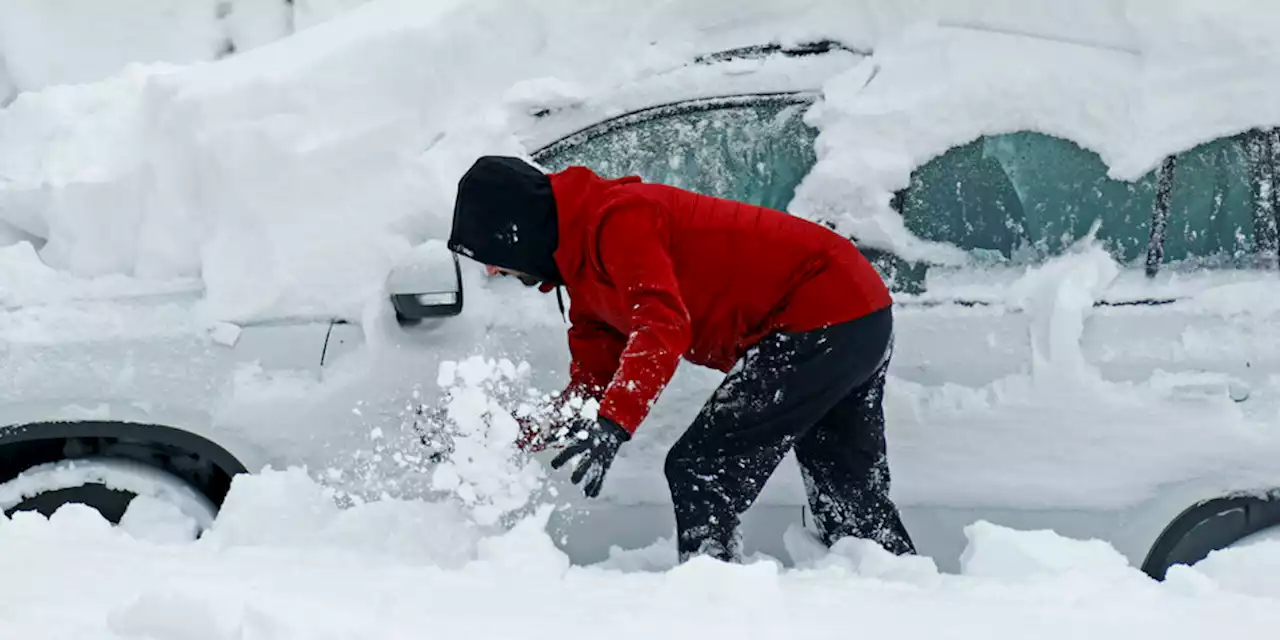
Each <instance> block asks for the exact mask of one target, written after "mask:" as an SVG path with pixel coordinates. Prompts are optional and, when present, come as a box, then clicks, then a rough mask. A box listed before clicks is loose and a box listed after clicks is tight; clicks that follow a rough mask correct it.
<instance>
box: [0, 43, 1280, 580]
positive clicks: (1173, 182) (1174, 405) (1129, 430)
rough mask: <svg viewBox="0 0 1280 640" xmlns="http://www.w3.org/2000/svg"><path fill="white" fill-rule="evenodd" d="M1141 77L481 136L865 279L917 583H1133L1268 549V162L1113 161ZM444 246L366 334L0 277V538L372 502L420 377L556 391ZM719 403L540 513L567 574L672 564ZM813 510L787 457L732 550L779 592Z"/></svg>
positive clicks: (1074, 75) (1083, 75)
mask: <svg viewBox="0 0 1280 640" xmlns="http://www.w3.org/2000/svg"><path fill="white" fill-rule="evenodd" d="M748 31H749V30H748ZM744 33H745V32H744ZM492 55H498V54H497V53H492ZM512 55H518V54H512ZM220 64H221V63H220ZM233 64H234V63H233ZM1135 65H1136V62H1135V61H1134V60H1133V54H1132V53H1131V52H1125V51H1116V50H1113V49H1109V48H1106V47H1098V46H1091V45H1088V44H1077V43H1068V42H1061V41H1057V40H1053V39H1050V38H1045V37H1036V36H1028V35H1010V34H1005V33H998V32H994V31H991V30H985V29H979V28H954V27H952V28H948V27H937V26H935V27H931V28H927V29H919V30H915V31H912V32H910V33H909V34H908V35H906V36H903V37H901V38H898V39H896V40H893V41H891V42H890V43H888V44H886V45H885V46H884V47H883V48H877V49H876V50H875V51H871V50H869V49H862V48H859V47H857V46H853V45H849V44H844V43H841V42H837V41H832V40H819V41H801V42H794V43H789V44H785V45H784V44H777V43H757V44H749V43H744V46H741V47H735V48H731V49H723V48H709V49H707V50H703V51H698V52H696V53H695V54H694V55H691V56H689V58H688V59H687V60H686V61H685V62H684V63H683V64H679V65H675V66H672V67H669V68H665V69H663V70H662V71H661V72H653V73H648V72H646V73H642V74H638V75H637V76H636V77H633V78H627V79H626V81H625V82H619V83H616V84H615V85H612V86H611V87H610V88H609V89H607V90H600V89H598V88H597V89H595V90H592V91H584V92H577V91H575V90H574V88H573V87H572V86H567V85H564V84H561V83H557V82H553V81H546V82H538V81H531V82H530V83H526V84H524V85H521V91H519V92H516V94H517V95H515V97H513V98H512V105H514V106H515V107H518V110H517V113H515V114H514V115H512V116H511V118H510V120H509V121H507V122H506V123H504V124H503V125H502V126H504V127H506V129H505V131H507V132H508V133H510V134H511V135H512V136H514V138H515V139H516V140H518V141H519V144H520V146H521V148H522V149H523V151H524V152H525V153H527V154H529V155H530V156H531V157H532V158H533V159H535V160H536V161H538V162H540V163H541V164H543V165H544V166H545V167H547V168H548V169H552V170H554V169H558V168H560V167H563V166H566V165H569V164H586V165H588V166H590V167H592V168H594V169H595V170H597V171H598V172H600V173H602V174H608V175H619V174H625V173H636V174H639V175H642V176H643V177H645V178H647V179H650V180H655V181H664V182H670V183H672V184H676V185H679V186H686V187H690V188H694V189H697V190H700V191H703V192H706V193H710V194H713V195H723V196H727V197H733V198H740V199H744V200H748V201H752V202H756V203H759V204H764V205H767V206H772V207H776V208H779V209H785V210H788V211H790V212H792V213H793V214H796V215H801V216H804V217H806V218H808V219H811V220H814V221H817V222H821V223H824V224H827V225H829V226H830V227H831V228H833V229H836V230H837V231H839V232H841V233H843V234H845V235H847V236H849V237H850V238H851V239H853V240H854V241H856V242H858V244H859V245H860V246H862V247H863V248H864V249H865V250H866V251H867V253H868V254H869V255H870V256H871V257H872V258H873V259H874V261H875V262H876V264H877V265H878V266H879V267H880V268H881V269H882V271H883V273H884V275H885V277H886V278H887V279H888V281H889V282H890V283H891V284H892V288H893V291H894V293H895V297H896V303H897V312H896V318H897V329H896V335H897V337H896V351H895V355H894V362H893V367H892V370H891V375H892V378H891V380H890V383H889V389H888V391H887V398H886V409H887V412H888V419H889V432H888V438H889V451H890V462H891V466H892V471H893V482H894V484H893V494H894V497H895V500H896V501H897V502H898V503H899V504H900V505H901V507H902V509H903V512H904V519H905V520H906V523H907V526H908V528H909V529H910V531H911V533H912V535H913V537H914V538H915V539H916V542H917V545H918V547H919V548H920V550H921V552H922V553H924V554H927V555H929V556H932V557H934V558H935V560H936V561H937V562H938V564H939V565H940V566H941V567H943V568H953V567H955V566H956V563H957V562H958V561H959V557H960V554H961V553H962V551H963V549H964V546H965V527H966V526H967V525H969V524H970V523H972V522H974V521H976V520H979V519H985V520H988V521H991V522H995V523H999V524H1003V525H1007V526H1012V527H1017V528H1032V529H1041V528H1051V529H1054V530H1056V531H1058V532H1059V533H1062V534H1064V535H1068V536H1073V537H1083V538H1098V539H1102V540H1106V541H1107V542H1108V543H1110V544H1112V545H1113V546H1115V547H1116V548H1117V549H1118V550H1120V551H1121V552H1122V553H1124V554H1125V555H1126V556H1127V557H1128V558H1129V559H1130V560H1131V562H1133V563H1134V564H1135V565H1138V566H1141V567H1142V569H1143V570H1144V571H1146V572H1147V573H1149V574H1150V575H1153V576H1157V577H1159V576H1162V575H1163V574H1164V571H1165V570H1166V569H1167V568H1168V567H1169V566H1170V565H1172V564H1175V563H1179V562H1194V561H1196V560H1198V559H1200V558H1202V557H1204V555H1205V554H1206V553H1207V552H1209V551H1210V550H1212V549H1216V548H1222V547H1225V546H1228V545H1231V544H1236V543H1238V542H1240V541H1241V540H1244V539H1246V538H1248V537H1249V536H1251V535H1254V534H1257V533H1260V532H1264V531H1266V530H1267V529H1269V528H1273V527H1275V526H1277V525H1280V504H1277V503H1276V502H1275V501H1273V499H1272V497H1273V495H1275V492H1276V491H1280V466H1278V465H1277V464H1276V462H1275V461H1276V460H1277V454H1278V453H1280V437H1277V433H1276V431H1275V430H1276V428H1277V426H1280V342H1278V341H1276V340H1274V339H1273V338H1272V337H1271V336H1272V334H1273V330H1274V329H1275V328H1276V327H1277V326H1280V303H1277V302H1276V300H1277V298H1276V296H1275V294H1274V291H1275V286H1276V283H1275V278H1276V264H1277V261H1278V259H1280V254H1278V253H1277V252H1278V251H1280V249H1278V248H1277V247H1278V245H1280V243H1278V242H1277V212H1278V211H1280V207H1277V199H1280V195H1278V194H1277V192H1276V190H1275V189H1274V188H1273V186H1274V180H1275V173H1276V170H1277V157H1280V139H1278V137H1277V134H1276V133H1275V132H1274V131H1273V130H1272V129H1271V128H1270V127H1271V125H1273V124H1274V122H1273V121H1272V120H1270V119H1268V116H1267V114H1266V113H1265V112H1253V111H1248V110H1239V111H1231V110H1230V109H1227V110H1226V111H1224V112H1220V113H1217V114H1216V115H1215V117H1201V115H1199V114H1197V113H1194V112H1188V113H1183V114H1181V116H1182V118H1183V119H1181V120H1179V119H1177V118H1172V119H1166V120H1165V121H1161V122H1159V123H1157V125H1159V126H1157V125H1151V126H1148V127H1147V128H1145V129H1138V128H1136V127H1135V126H1134V123H1135V122H1142V123H1144V124H1146V125H1150V124H1151V122H1150V121H1149V120H1143V119H1141V118H1134V117H1132V116H1133V114H1132V110H1133V104H1132V103H1133V102H1134V101H1133V99H1132V98H1133V96H1132V95H1131V94H1132V91H1130V90H1128V89H1129V85H1127V84H1126V83H1128V82H1132V80H1133V78H1132V77H1130V76H1126V75H1124V73H1123V71H1125V70H1129V71H1132V70H1133V69H1134V68H1135ZM436 98H437V99H440V98H439V97H438V96H436ZM1147 106H1149V105H1147ZM1169 113H1174V114H1177V113H1178V112H1177V110H1176V109H1170V111H1169ZM375 133H376V132H375ZM370 135H374V134H370ZM444 138H445V141H446V143H447V142H448V138H447V136H445V137H444ZM436 142H437V140H433V141H432V144H435V143H436ZM317 144H319V143H317ZM1104 158H1105V161H1104ZM1099 223H1100V224H1099ZM1095 237H1096V240H1097V241H1096V242H1094V241H1092V240H1091V238H1095ZM38 240H39V238H36V241H37V243H38ZM439 240H440V239H439V238H438V237H437V238H434V239H432V240H429V241H428V242H426V243H423V244H422V245H421V246H420V247H419V249H418V251H416V252H414V253H411V254H409V255H407V256H406V259H405V261H404V262H403V263H402V264H401V265H399V266H398V267H397V268H395V269H393V270H391V272H390V274H389V277H388V278H387V284H386V290H385V294H386V296H385V297H384V299H383V302H384V304H383V305H382V306H381V307H380V308H379V309H378V310H376V311H371V312H370V313H367V314H366V315H365V316H364V317H363V318H362V319H361V320H360V321H359V322H353V321H350V320H348V319H329V318H307V317H300V318H290V319H284V320H274V321H271V322H245V323H240V324H232V323H226V322H204V321H203V320H202V316H201V315H200V313H199V312H198V311H199V309H200V301H201V295H202V287H201V283H200V282H199V281H198V279H191V280H178V281H174V282H172V283H170V284H169V285H168V286H167V287H162V288H159V289H157V287H155V286H147V287H142V288H139V287H140V286H141V285H138V284H137V283H136V282H135V281H134V280H131V279H120V280H118V281H117V280H113V279H112V278H110V277H105V278H99V279H96V280H94V281H93V282H92V283H90V285H91V286H90V285H83V282H82V280H79V279H74V278H68V277H64V274H60V273H56V272H53V271H52V270H50V269H48V267H45V266H43V265H42V264H41V262H40V258H39V257H38V256H37V255H36V254H35V252H34V250H33V245H32V244H28V243H18V244H14V245H11V246H10V247H8V248H6V249H4V250H3V251H5V252H6V254H5V256H4V260H3V263H4V264H6V265H10V267H11V268H10V272H12V273H15V274H18V275H22V276H23V278H22V279H21V280H19V279H16V278H11V279H10V280H11V281H12V282H14V283H16V285H21V286H16V285H15V289H14V290H13V291H7V292H6V291H4V290H0V293H5V294H6V295H5V296H2V297H0V301H4V302H5V307H4V310H3V312H0V334H2V335H3V336H4V338H5V341H4V342H3V343H2V344H0V382H2V383H3V384H2V386H0V388H2V389H3V391H0V424H3V425H7V426H5V427H4V429H3V430H0V481H6V482H7V484H0V506H2V507H3V509H4V510H5V511H6V512H12V511H13V510H15V509H27V508H34V509H40V510H42V511H44V512H49V511H51V510H52V509H54V508H56V507H57V506H58V505H60V504H63V503H65V502H68V501H78V502H85V503H89V504H92V505H94V506H95V507H97V508H99V509H100V510H101V511H103V513H104V514H105V515H107V516H108V517H109V518H111V519H113V520H119V519H120V518H121V517H124V516H125V514H126V509H127V506H128V504H129V501H130V500H131V499H132V497H133V496H134V495H139V494H147V495H151V496H154V497H157V498H160V499H162V500H164V501H166V502H168V503H169V504H171V505H174V506H177V507H178V508H180V509H182V510H184V511H186V512H187V513H188V514H190V515H191V516H192V517H193V518H194V519H195V521H196V522H197V523H207V522H208V520H209V519H210V518H212V517H213V514H214V513H215V512H216V508H217V505H219V504H220V502H221V500H222V498H223V497H224V496H225V494H226V491H227V488H228V486H229V483H230V481H231V478H232V477H233V476H234V475H236V474H239V473H244V472H246V471H254V470H257V469H260V468H262V466H263V465H298V464H301V465H307V466H308V467H309V468H311V469H312V470H313V471H315V472H317V474H318V475H320V476H321V477H323V478H325V479H326V480H329V481H332V482H334V483H335V484H337V485H340V486H347V487H356V488H360V487H362V486H364V485H363V484H362V483H365V484H369V485H370V486H374V487H377V483H378V482H382V481H384V480H386V479H387V478H388V477H390V476H391V475H394V472H395V471H396V470H397V469H403V468H404V466H403V465H399V463H400V462H402V460H403V458H404V457H406V456H408V457H419V456H422V455H423V452H421V451H419V450H418V449H417V447H418V443H416V442H415V441H414V439H413V438H412V437H409V438H407V439H403V438H402V439H400V440H395V439H392V438H389V433H390V431H391V430H390V429H388V428H387V427H388V425H391V426H395V425H401V424H405V423H411V422H412V421H413V419H414V409H413V407H414V405H416V404H417V403H418V402H419V401H421V402H423V403H427V404H429V402H430V400H432V399H434V398H438V397H439V395H440V393H441V389H440V388H438V386H434V385H432V384H431V383H432V382H433V381H434V380H435V379H436V376H437V372H438V371H439V365H440V364H441V363H442V362H448V361H457V360H462V359H464V358H466V357H467V356H468V355H470V354H474V353H475V352H476V351H477V348H480V349H482V350H483V349H488V352H490V353H497V354H500V355H502V356H504V357H508V356H509V357H511V358H513V359H514V360H517V361H519V360H523V361H525V362H527V363H530V365H531V366H530V367H529V370H531V371H532V372H533V374H532V383H533V386H534V387H536V388H538V389H542V390H549V389H554V388H556V386H557V385H558V384H559V383H560V382H561V381H562V380H563V373H564V369H565V366H566V364H567V362H566V357H567V353H566V348H565V344H564V340H563V339H562V337H561V336H562V332H563V327H564V325H563V324H562V319H561V317H560V315H559V311H558V309H556V304H555V301H554V300H553V299H548V298H546V297H542V296H539V295H537V294H534V293H532V292H528V291H522V290H519V288H518V287H515V286H506V284H510V283H505V284H504V283H501V282H496V283H495V282H484V281H483V279H482V278H481V276H480V275H479V270H478V269H477V268H475V267H476V265H473V264H469V263H467V262H466V261H465V260H463V261H461V262H459V261H456V260H454V259H453V258H452V256H449V255H447V254H445V253H442V252H441V249H442V247H441V244H440V242H439ZM12 265H18V266H20V267H21V268H20V269H19V268H12ZM82 285H83V286H82ZM5 286H10V285H9V283H6V284H5ZM504 286H505V287H506V288H503V287H504ZM77 287H81V288H77ZM464 289H465V291H466V296H465V297H464ZM476 293H481V294H484V295H483V297H477V296H476V295H475V294H476ZM500 295H501V296H507V297H504V298H500V297H499V296H500ZM477 305H479V306H480V307H481V309H480V311H476V308H477ZM495 305H501V308H496V307H495ZM193 310H195V311H193ZM720 377H721V376H720V375H719V374H717V373H714V372H710V371H707V370H703V369H699V368H696V367H692V366H682V367H681V369H680V371H679V372H678V373H677V376H676V379H675V380H674V381H673V383H672V385H671V386H670V387H669V389H668V390H667V391H666V392H665V393H664V394H663V396H662V398H661V400H660V401H659V403H658V404H657V406H655V408H654V412H653V414H652V416H651V418H650V419H649V420H648V422H647V423H646V424H645V425H642V427H641V428H640V430H639V432H638V433H637V435H636V437H635V439H634V440H633V441H632V442H630V443H628V445H627V446H626V447H624V450H623V452H622V454H621V456H620V458H619V460H618V462H617V464H616V465H615V467H614V468H613V469H612V470H611V471H610V475H609V478H608V480H607V482H606V486H605V493H604V495H603V496H602V497H601V500H600V501H598V502H597V503H575V508H574V509H571V510H569V511H566V512H561V513H558V514H557V516H556V518H555V520H554V521H553V522H552V526H553V527H555V528H556V529H557V530H558V531H559V532H560V534H561V535H559V536H557V540H558V541H559V542H560V543H561V544H562V545H563V546H564V548H566V549H567V550H569V551H570V555H571V556H572V557H573V559H574V560H575V561H576V562H583V563H587V562H593V561H596V560H600V559H603V558H604V557H606V556H607V554H608V553H609V548H610V547H611V546H614V545H617V546H623V547H640V546H645V545H648V544H651V543H653V542H654V541H655V540H657V539H659V538H661V537H663V536H670V535H671V530H672V518H671V515H670V504H669V497H668V495H667V492H666V487H665V481H664V479H663V477H662V473H661V468H662V464H661V463H662V456H663V454H664V453H665V448H666V446H667V445H669V444H670V443H671V442H672V441H673V440H674V438H675V437H676V436H677V435H678V434H679V432H680V430H681V429H682V428H683V426H684V425H685V424H687V422H688V420H689V419H691V417H692V415H693V413H694V412H696V411H697V410H698V408H699V407H700V406H701V404H702V401H703V400H704V399H705V398H706V397H707V395H708V394H709V393H710V391H711V389H712V388H714V386H715V385H716V384H717V383H718V382H719V380H720ZM407 433H409V434H410V435H412V430H411V429H410V430H409V431H408V432H407ZM397 465H399V466H397ZM387 468H389V469H390V471H386V469H387ZM806 512H807V507H806V505H805V498H804V494H803V489H802V485H801V482H800V478H799V475H798V472H797V469H796V467H795V465H794V460H793V459H791V458H790V457H789V458H788V459H787V460H786V461H785V462H784V464H783V465H782V467H780V469H779V471H778V472H777V473H776V474H775V475H774V476H773V478H771V480H770V483H769V486H768V487H766V489H765V491H764V493H763V495H762V496H761V498H760V500H759V502H758V504H757V505H756V506H755V507H754V508H753V509H752V511H751V512H750V513H749V514H748V515H747V518H746V526H745V529H746V543H747V547H748V551H752V550H759V551H763V552H766V553H769V554H770V555H773V556H775V557H778V558H781V559H784V560H785V559H786V558H787V556H788V549H787V546H786V542H787V539H788V537H787V536H786V535H785V534H786V531H787V530H788V529H789V528H790V527H792V526H794V525H800V526H805V525H806V524H807V520H808V518H807V513H806Z"/></svg>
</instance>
